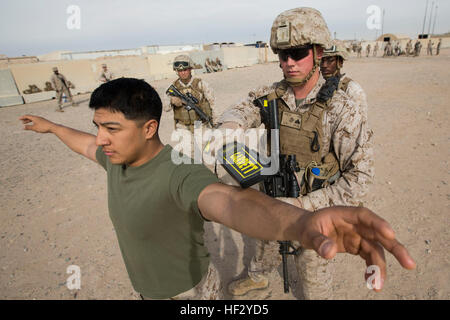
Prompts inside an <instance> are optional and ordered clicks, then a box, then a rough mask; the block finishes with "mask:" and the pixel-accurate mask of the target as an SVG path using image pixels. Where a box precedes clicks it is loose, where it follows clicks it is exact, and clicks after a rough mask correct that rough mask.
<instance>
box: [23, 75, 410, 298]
mask: <svg viewBox="0 0 450 320" xmlns="http://www.w3.org/2000/svg"><path fill="white" fill-rule="evenodd" d="M89 107H90V108H92V109H94V119H93V122H94V124H95V125H96V126H97V128H98V132H97V135H96V136H94V135H92V134H89V133H86V132H82V131H78V130H75V129H72V128H69V127H65V126H62V125H59V124H56V123H53V122H51V121H48V120H46V119H44V118H41V117H38V116H33V115H24V116H22V117H20V118H19V119H20V120H22V122H23V123H24V124H25V127H24V129H25V130H32V131H35V132H39V133H53V134H55V135H56V136H57V137H58V138H59V139H60V140H61V141H62V142H63V143H65V144H66V145H67V146H68V147H69V148H70V149H72V150H73V151H74V152H77V153H79V154H81V155H83V156H85V157H87V158H88V159H91V160H93V161H95V162H97V163H99V164H100V165H102V166H103V167H104V168H105V169H106V171H107V175H108V206H109V211H110V216H111V220H112V222H113V224H114V228H115V231H116V234H117V238H118V241H119V244H120V249H121V252H122V256H123V258H124V261H125V265H126V267H127V271H128V274H129V276H130V279H131V282H132V284H133V286H134V288H135V290H136V291H137V292H139V293H140V294H141V295H143V296H145V297H148V298H152V299H165V298H173V297H181V298H187V297H190V298H199V296H198V295H196V294H195V293H194V294H192V295H191V294H190V292H191V291H192V290H193V289H196V288H197V286H199V285H203V284H204V283H205V282H207V281H208V280H205V279H206V278H207V277H208V276H209V275H211V274H213V273H214V272H213V271H211V268H210V266H211V265H209V267H208V264H209V257H208V252H207V249H206V248H205V246H204V243H203V221H204V220H209V221H214V222H217V223H221V224H223V225H225V226H227V227H229V228H232V229H234V230H236V231H239V232H241V233H244V234H247V235H248V236H250V237H253V238H258V239H262V240H296V241H299V242H300V243H301V245H302V247H304V248H305V249H314V250H315V251H316V252H317V253H318V254H319V255H320V256H322V257H323V258H326V259H331V258H333V257H334V256H335V255H336V253H337V252H348V253H352V254H358V255H360V256H361V257H362V258H363V259H364V260H365V261H366V264H367V265H368V266H372V265H377V266H378V267H379V269H380V273H381V282H380V284H381V286H380V287H376V288H375V289H376V290H377V291H378V290H381V287H382V284H383V282H384V279H385V276H386V260H385V257H384V250H383V248H386V249H387V250H388V251H389V252H391V253H392V254H393V255H394V256H395V258H396V259H397V260H398V261H399V263H400V264H401V265H402V266H403V267H404V268H407V269H413V268H414V267H415V262H414V261H413V259H412V258H411V257H410V255H409V253H408V251H407V250H406V248H405V247H404V246H403V245H402V244H400V243H399V242H398V241H397V240H396V239H395V236H394V232H393V230H392V229H391V227H390V226H389V224H388V223H387V222H386V221H384V220H383V219H381V218H380V217H379V216H377V215H376V214H374V213H373V212H371V211H370V210H369V209H366V208H362V207H331V208H326V209H321V210H319V211H316V212H315V213H314V214H312V213H311V212H308V211H306V210H303V209H301V208H298V207H295V206H292V205H290V204H287V203H283V202H281V201H278V200H276V199H274V198H270V197H268V196H266V195H264V194H263V193H260V192H258V191H256V190H253V189H241V188H238V187H232V186H228V185H224V184H221V183H217V180H216V178H215V177H214V176H213V175H212V174H211V173H210V172H209V171H208V170H207V169H206V168H205V167H203V165H190V164H184V165H175V164H174V163H173V162H172V161H171V159H170V156H169V155H170V154H171V153H172V152H171V147H170V146H164V145H163V144H162V143H161V141H160V139H159V136H158V127H159V123H160V118H161V111H162V104H161V100H160V98H159V96H158V94H157V92H156V91H155V90H154V89H153V88H152V87H151V86H150V85H149V84H147V83H146V82H145V81H142V80H138V79H131V78H120V79H116V80H113V81H110V82H107V83H105V84H102V85H101V86H100V87H98V88H97V89H96V90H95V91H94V92H93V93H92V96H91V99H90V102H89ZM366 277H368V275H367V274H366ZM211 278H213V276H211ZM188 289H190V290H188ZM211 290H212V291H215V295H214V294H212V295H210V296H209V297H202V298H217V297H219V295H218V294H217V292H218V291H220V289H219V287H218V286H215V285H214V286H211ZM194 291H195V290H194ZM186 292H188V293H189V295H183V294H184V293H186ZM180 294H181V295H180Z"/></svg>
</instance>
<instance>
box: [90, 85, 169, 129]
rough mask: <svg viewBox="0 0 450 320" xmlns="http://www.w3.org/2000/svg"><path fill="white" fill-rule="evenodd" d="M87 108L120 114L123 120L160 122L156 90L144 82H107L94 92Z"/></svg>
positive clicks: (159, 106)
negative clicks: (122, 115) (123, 117)
mask: <svg viewBox="0 0 450 320" xmlns="http://www.w3.org/2000/svg"><path fill="white" fill-rule="evenodd" d="M89 108H91V109H94V110H98V109H108V110H109V111H111V112H122V113H123V114H124V116H125V119H128V120H135V121H137V122H142V123H145V122H147V121H148V120H156V121H158V123H159V121H160V119H161V113H162V103H161V99H160V97H159V95H158V93H157V92H156V90H155V89H154V88H153V87H152V86H151V85H149V84H148V83H147V82H145V81H144V80H139V79H134V78H119V79H115V80H111V81H108V82H106V83H104V84H102V85H101V86H100V87H98V88H97V89H95V90H94V92H92V95H91V99H90V101H89Z"/></svg>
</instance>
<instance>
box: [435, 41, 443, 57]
mask: <svg viewBox="0 0 450 320" xmlns="http://www.w3.org/2000/svg"><path fill="white" fill-rule="evenodd" d="M441 42H442V39H439V42H438V44H437V45H436V55H437V56H438V55H439V52H440V51H441Z"/></svg>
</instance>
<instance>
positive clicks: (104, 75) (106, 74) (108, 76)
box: [98, 63, 114, 83]
mask: <svg viewBox="0 0 450 320" xmlns="http://www.w3.org/2000/svg"><path fill="white" fill-rule="evenodd" d="M113 79H114V76H113V74H112V73H111V71H109V70H108V66H107V65H106V64H105V63H103V64H102V71H101V73H100V77H99V78H98V80H99V81H100V82H103V83H105V82H108V81H111V80H113Z"/></svg>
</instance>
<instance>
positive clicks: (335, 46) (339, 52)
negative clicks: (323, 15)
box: [323, 40, 349, 60]
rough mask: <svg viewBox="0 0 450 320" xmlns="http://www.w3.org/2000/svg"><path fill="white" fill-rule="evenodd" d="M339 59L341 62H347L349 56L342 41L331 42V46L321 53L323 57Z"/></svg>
mask: <svg viewBox="0 0 450 320" xmlns="http://www.w3.org/2000/svg"><path fill="white" fill-rule="evenodd" d="M335 56H338V57H341V58H342V59H343V60H348V58H349V54H348V50H347V47H346V46H345V44H344V43H343V42H342V41H339V40H333V42H332V46H331V47H330V48H327V49H325V50H324V52H323V57H324V58H325V57H335Z"/></svg>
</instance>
